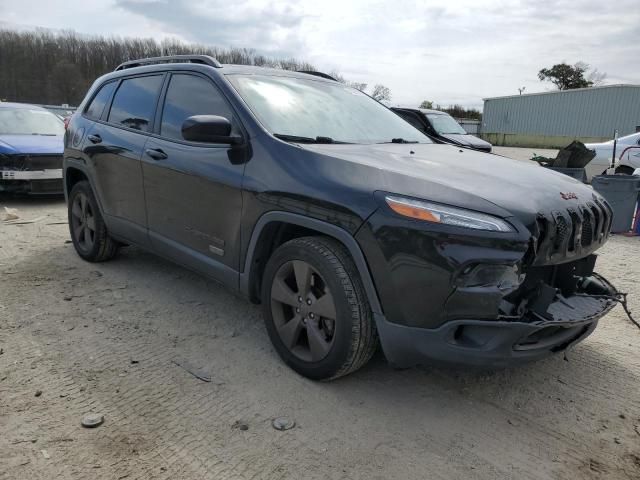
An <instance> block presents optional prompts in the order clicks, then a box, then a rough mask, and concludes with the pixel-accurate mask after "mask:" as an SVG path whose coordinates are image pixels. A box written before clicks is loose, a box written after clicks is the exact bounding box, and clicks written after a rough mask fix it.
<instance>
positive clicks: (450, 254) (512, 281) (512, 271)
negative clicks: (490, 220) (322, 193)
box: [358, 195, 617, 367]
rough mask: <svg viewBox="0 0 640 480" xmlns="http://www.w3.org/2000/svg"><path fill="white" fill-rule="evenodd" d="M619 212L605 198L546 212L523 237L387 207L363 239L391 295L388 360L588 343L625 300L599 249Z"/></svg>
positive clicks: (513, 359)
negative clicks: (603, 271)
mask: <svg viewBox="0 0 640 480" xmlns="http://www.w3.org/2000/svg"><path fill="white" fill-rule="evenodd" d="M560 206H563V205H562V204H560ZM611 218H612V212H611V209H610V207H609V206H608V205H607V204H606V202H604V201H603V200H602V199H601V198H599V197H596V196H595V195H594V196H593V198H592V199H590V200H589V201H587V202H581V203H579V204H578V203H576V202H572V203H571V207H569V208H565V209H562V210H560V209H558V210H552V211H550V212H549V213H545V214H540V215H538V218H537V220H536V223H535V225H533V226H531V225H530V226H528V228H525V227H524V225H519V226H518V232H517V234H515V233H514V235H499V234H495V233H488V232H469V233H468V234H464V235H463V234H461V233H460V229H456V230H454V229H451V228H447V227H443V226H441V225H434V224H429V223H428V222H415V221H405V220H401V219H397V218H393V217H392V216H389V215H387V214H386V212H377V213H376V214H375V215H374V216H372V217H371V218H370V220H369V222H368V225H367V226H366V228H363V229H361V231H360V232H359V233H358V240H359V242H360V244H361V246H362V247H363V250H365V253H366V255H367V259H368V260H369V262H370V268H371V271H372V272H373V274H374V282H375V284H376V287H377V289H378V293H379V295H380V297H381V304H382V307H383V310H384V315H383V316H382V315H381V316H379V318H378V319H377V325H378V329H379V332H380V338H381V342H382V346H383V349H384V351H385V354H386V355H387V358H388V359H389V360H390V361H391V362H392V363H395V364H397V365H400V366H410V365H413V364H416V363H421V362H422V361H424V360H425V359H429V360H436V361H444V362H446V363H457V364H465V365H476V366H487V367H503V366H507V365H511V364H514V363H519V362H521V361H530V360H536V359H540V358H544V357H545V356H548V355H550V354H552V353H555V352H562V351H564V350H566V349H567V348H569V347H570V346H571V345H573V344H575V343H577V342H579V341H581V340H583V339H584V338H586V337H587V336H588V335H589V334H590V333H591V332H593V330H594V329H595V328H596V326H597V323H598V320H599V319H600V318H601V317H603V316H604V315H606V314H607V313H608V312H609V311H610V310H611V309H612V308H613V306H614V305H615V295H616V293H617V292H616V290H615V288H614V287H613V286H612V285H611V284H610V283H609V282H607V281H606V280H605V279H603V278H602V277H600V276H599V275H597V274H596V273H594V267H595V263H596V255H595V254H594V253H593V252H594V251H595V250H597V249H598V248H600V247H601V246H602V245H603V244H604V243H605V242H606V240H607V238H608V235H609V229H610V225H611Z"/></svg>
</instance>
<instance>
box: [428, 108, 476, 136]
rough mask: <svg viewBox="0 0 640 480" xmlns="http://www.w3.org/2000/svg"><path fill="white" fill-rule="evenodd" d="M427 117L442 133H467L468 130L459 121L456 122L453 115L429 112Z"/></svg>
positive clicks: (437, 130)
mask: <svg viewBox="0 0 640 480" xmlns="http://www.w3.org/2000/svg"><path fill="white" fill-rule="evenodd" d="M427 117H428V118H429V121H430V122H431V125H433V128H434V129H435V130H436V132H438V133H439V134H441V135H447V134H451V133H458V134H461V135H466V133H467V132H466V131H465V129H464V128H462V127H461V126H460V124H459V123H458V122H456V121H455V120H454V119H453V117H451V116H449V115H447V114H442V113H428V114H427Z"/></svg>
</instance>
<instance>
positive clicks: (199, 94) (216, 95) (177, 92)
mask: <svg viewBox="0 0 640 480" xmlns="http://www.w3.org/2000/svg"><path fill="white" fill-rule="evenodd" d="M192 115H219V116H221V117H225V118H227V119H228V120H229V121H230V122H232V123H233V114H232V112H231V108H230V107H229V106H228V105H227V103H226V101H225V100H224V98H223V97H222V95H221V94H220V92H218V89H217V88H215V87H214V86H213V85H212V84H211V82H209V81H208V80H205V79H204V78H202V77H197V76H195V75H183V74H180V75H173V76H172V77H171V82H170V83H169V88H168V89H167V97H166V99H165V101H164V109H163V111H162V126H161V127H160V134H161V135H162V136H164V137H168V138H177V139H180V140H182V124H183V123H184V121H185V120H186V119H187V118H188V117H191V116H192Z"/></svg>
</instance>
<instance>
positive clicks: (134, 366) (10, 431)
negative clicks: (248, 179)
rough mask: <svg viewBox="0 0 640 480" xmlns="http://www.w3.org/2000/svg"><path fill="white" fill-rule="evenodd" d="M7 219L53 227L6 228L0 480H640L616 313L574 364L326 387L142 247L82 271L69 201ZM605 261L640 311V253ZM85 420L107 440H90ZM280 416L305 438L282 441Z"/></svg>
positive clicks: (630, 354) (632, 337)
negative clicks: (276, 421)
mask: <svg viewBox="0 0 640 480" xmlns="http://www.w3.org/2000/svg"><path fill="white" fill-rule="evenodd" d="M2 206H9V207H15V208H18V209H19V210H20V215H21V218H22V219H24V220H29V219H38V218H39V217H43V218H40V219H39V221H37V222H36V223H32V224H24V225H3V224H2V223H0V273H1V275H0V348H1V349H2V350H0V353H1V355H0V479H3V480H4V479H7V480H8V479H11V480H13V479H29V480H36V479H47V480H48V479H51V478H58V479H75V478H87V479H109V480H118V479H136V478H140V479H156V478H158V479H184V480H189V479H194V480H196V479H197V480H202V479H216V480H220V479H232V478H233V479H249V478H268V479H276V478H291V479H301V478H305V479H306V478H318V479H320V478H322V479H324V478H331V479H342V478H356V479H425V478H433V479H447V480H448V479H470V478H473V479H507V478H508V479H518V480H520V479H529V478H536V479H576V478H586V479H590V478H594V479H595V478H598V479H600V478H620V479H632V478H634V479H637V478H640V346H639V345H640V331H638V330H637V329H636V328H635V327H634V326H633V325H631V324H630V323H629V321H628V320H627V319H626V317H625V316H624V314H623V311H622V309H621V308H620V307H616V308H615V309H614V310H613V311H612V313H610V314H609V315H608V316H607V317H606V318H604V319H603V320H602V322H601V325H600V327H599V328H598V329H597V331H596V332H595V334H594V335H592V336H591V337H590V338H588V339H587V340H586V341H585V342H584V343H582V344H580V345H579V346H577V347H576V348H575V349H574V350H573V351H572V352H570V354H569V355H568V361H564V360H563V358H562V356H559V357H554V358H551V359H548V360H546V361H543V362H540V363H537V364H534V365H530V366H527V367H524V368H519V369H514V370H507V371H499V372H490V373H473V372H465V371H460V370H450V369H442V368H433V367H431V368H426V367H425V368H416V369H411V370H404V371H396V370H393V369H391V368H390V367H389V366H387V364H386V363H385V361H384V359H383V358H382V356H381V355H378V356H377V357H376V358H374V361H372V362H371V363H370V364H369V365H368V366H367V367H366V368H364V369H363V370H362V371H360V372H357V373H356V374H354V375H351V376H348V377H346V378H343V379H341V380H339V381H335V382H333V383H314V382H311V381H308V380H306V379H304V378H301V377H299V376H298V375H296V374H295V373H293V372H292V371H291V370H289V369H288V368H286V367H285V366H284V365H283V364H282V363H281V362H280V360H279V359H278V358H277V356H276V354H275V352H274V350H273V349H272V347H271V345H270V343H269V340H268V338H267V335H266V333H265V330H264V328H263V324H262V320H261V315H260V312H259V308H258V307H256V306H252V305H250V304H248V303H246V302H245V301H243V300H242V299H240V298H237V297H236V296H234V295H233V294H232V293H230V292H229V291H227V290H225V289H223V288H222V287H220V286H218V285H217V284H215V283H213V282H210V281H207V280H205V279H203V278H202V277H199V276H198V275H195V274H193V273H191V272H189V271H187V270H184V269H183V268H181V267H179V266H176V265H173V264H171V263H167V262H165V261H163V260H160V259H158V258H156V257H153V256H151V255H149V254H147V253H144V252H142V251H140V250H138V249H136V248H126V249H124V250H122V252H121V254H120V255H119V257H118V258H117V259H116V260H114V261H112V262H109V263H104V264H100V265H96V264H89V263H86V262H83V261H82V260H80V258H79V257H78V256H77V255H76V254H75V252H74V250H73V247H72V245H70V244H69V240H68V239H69V234H68V231H67V226H66V225H65V219H66V210H65V205H64V202H63V201H62V200H60V199H24V198H23V199H10V198H7V197H0V211H1V210H3V209H2ZM601 253H602V255H601V257H600V260H599V270H600V272H601V273H603V274H604V275H605V276H607V277H609V278H610V279H611V280H612V281H613V282H614V283H615V284H616V285H617V286H618V287H619V288H620V289H621V290H624V291H628V292H630V293H631V297H630V303H631V306H632V308H633V307H635V309H636V310H637V311H638V312H640V269H639V268H638V263H637V262H638V258H640V239H638V238H625V237H619V236H617V237H614V238H612V239H611V240H610V241H609V243H608V244H607V245H606V247H605V248H603V249H602V251H601ZM174 361H176V362H178V363H181V364H183V365H185V364H186V365H187V366H188V365H191V367H195V368H199V369H200V370H201V371H203V372H206V373H207V374H208V375H210V376H211V379H212V381H211V382H210V383H206V382H203V381H201V380H198V379H197V378H195V377H194V376H192V375H191V374H189V373H188V372H187V371H186V370H185V369H184V368H182V367H180V366H178V365H176V364H175V363H174ZM40 392H41V393H40ZM88 412H99V413H101V414H103V415H104V416H105V423H104V424H103V425H102V426H100V427H98V428H96V429H91V430H89V429H84V428H82V427H81V426H80V421H81V419H82V416H83V415H84V414H86V413H88ZM283 415H285V416H288V417H291V418H294V419H295V421H296V422H297V425H296V427H295V428H293V429H291V430H288V431H284V432H281V431H276V430H274V429H273V428H272V426H271V420H272V419H273V418H274V417H279V416H283Z"/></svg>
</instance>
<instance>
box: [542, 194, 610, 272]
mask: <svg viewBox="0 0 640 480" xmlns="http://www.w3.org/2000/svg"><path fill="white" fill-rule="evenodd" d="M612 216H613V212H612V210H611V208H610V207H609V206H608V205H607V204H606V202H604V201H602V200H600V199H598V198H596V197H594V198H593V201H592V202H588V203H587V204H586V205H583V206H581V207H579V208H569V209H567V210H564V211H556V212H553V213H552V215H551V216H549V215H543V214H540V215H538V220H537V227H538V238H537V245H536V253H537V256H538V258H539V262H540V263H544V262H545V261H546V260H551V259H553V258H558V257H571V256H575V255H577V254H579V253H580V252H582V251H584V250H589V251H593V250H595V248H597V246H599V245H601V244H602V243H603V242H604V240H605V239H606V238H607V236H608V235H609V229H610V228H611V218H612Z"/></svg>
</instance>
